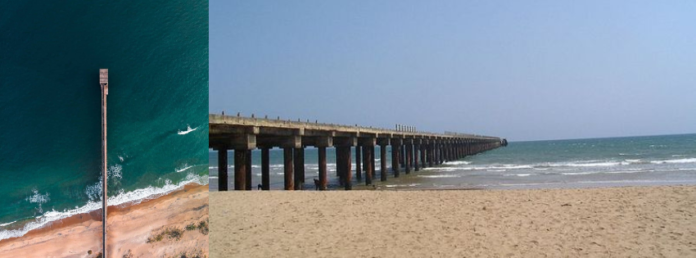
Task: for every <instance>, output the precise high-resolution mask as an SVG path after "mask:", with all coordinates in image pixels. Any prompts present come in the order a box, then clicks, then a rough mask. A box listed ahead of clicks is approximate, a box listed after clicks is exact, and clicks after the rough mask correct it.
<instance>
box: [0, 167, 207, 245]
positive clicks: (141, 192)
mask: <svg viewBox="0 0 696 258" xmlns="http://www.w3.org/2000/svg"><path fill="white" fill-rule="evenodd" d="M191 183H195V184H198V185H205V184H208V176H207V175H204V176H198V175H194V174H188V175H187V176H186V178H185V179H184V180H183V181H181V182H179V183H177V184H172V181H171V180H165V183H164V185H163V186H162V187H154V186H148V187H145V188H141V189H136V190H133V191H130V192H124V191H123V190H121V191H120V192H119V193H118V194H117V195H116V196H112V197H109V199H108V200H107V203H108V204H109V206H119V205H123V204H137V203H140V202H142V201H144V200H149V199H154V198H157V197H160V196H163V195H166V194H168V193H170V192H173V191H175V190H178V189H181V188H183V187H184V186H185V185H187V184H191ZM101 189H102V188H101V180H100V182H99V183H97V184H95V185H92V186H88V187H87V190H86V193H87V195H88V196H89V198H90V201H89V202H87V204H85V205H83V206H81V207H76V208H75V209H70V210H64V211H55V210H51V211H47V212H46V213H44V214H42V215H41V216H39V217H37V218H36V219H34V220H33V221H30V222H28V223H26V224H25V225H24V226H23V227H22V228H21V229H14V230H4V231H0V240H4V239H8V238H13V237H21V236H23V235H24V234H26V233H27V232H29V231H31V230H34V229H38V228H41V227H43V226H46V225H48V224H50V223H52V222H55V221H59V220H62V219H65V218H68V217H71V216H73V215H76V214H84V213H89V212H92V211H95V210H99V209H101V205H102V204H101V201H98V200H100V199H101ZM33 192H34V194H33V195H32V196H30V197H29V198H27V201H29V202H31V203H39V204H42V203H46V202H48V201H49V200H50V199H49V198H48V193H47V194H45V195H41V194H40V193H39V191H38V190H33ZM94 197H97V198H94ZM11 223H14V222H10V223H6V224H2V225H0V226H6V225H9V224H11Z"/></svg>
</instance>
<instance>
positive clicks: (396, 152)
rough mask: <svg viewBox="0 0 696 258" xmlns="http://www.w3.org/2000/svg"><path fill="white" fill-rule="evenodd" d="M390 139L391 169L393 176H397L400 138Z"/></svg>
mask: <svg viewBox="0 0 696 258" xmlns="http://www.w3.org/2000/svg"><path fill="white" fill-rule="evenodd" d="M390 141H391V147H392V149H391V151H392V171H393V172H394V177H399V163H400V162H399V158H400V156H401V143H402V139H400V138H393V139H390Z"/></svg>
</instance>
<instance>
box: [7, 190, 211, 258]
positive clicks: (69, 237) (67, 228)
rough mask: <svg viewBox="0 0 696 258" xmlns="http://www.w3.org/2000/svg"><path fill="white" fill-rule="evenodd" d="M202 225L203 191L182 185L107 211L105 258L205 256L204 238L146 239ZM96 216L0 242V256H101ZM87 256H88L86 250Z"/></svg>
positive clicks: (196, 232)
mask: <svg viewBox="0 0 696 258" xmlns="http://www.w3.org/2000/svg"><path fill="white" fill-rule="evenodd" d="M207 220H208V186H207V185H203V186H200V185H187V186H186V187H184V189H182V190H178V191H174V192H172V193H170V194H168V195H164V196H161V197H159V198H155V199H151V200H147V201H143V202H141V203H139V204H133V205H122V206H120V207H109V221H108V224H107V231H108V235H107V238H108V242H109V245H108V246H107V247H108V248H107V252H108V253H109V257H123V256H124V255H125V254H127V253H128V252H130V253H131V254H132V257H174V256H176V255H177V254H181V253H188V254H191V253H194V252H195V253H201V254H203V255H206V256H207V255H208V236H207V234H203V233H201V232H200V231H199V230H191V231H187V230H184V234H183V236H182V237H181V239H179V240H176V239H169V238H167V237H164V238H163V239H162V240H161V241H158V242H155V243H147V239H148V238H149V237H151V236H153V235H156V234H158V233H159V232H162V231H163V230H164V229H165V228H171V227H176V228H179V229H184V227H186V225H189V224H191V223H195V224H196V225H198V223H199V222H200V221H206V222H207ZM101 232H102V225H101V212H100V211H95V212H92V213H90V214H78V215H75V216H72V217H70V218H67V219H64V220H61V221H57V222H54V223H52V224H51V225H49V226H46V227H43V228H40V229H37V230H33V231H31V232H29V233H27V234H26V235H24V236H22V237H20V238H12V239H6V240H3V241H0V257H12V258H17V257H95V256H96V255H97V253H99V252H101ZM90 250H91V251H92V254H91V255H90V254H88V251H90Z"/></svg>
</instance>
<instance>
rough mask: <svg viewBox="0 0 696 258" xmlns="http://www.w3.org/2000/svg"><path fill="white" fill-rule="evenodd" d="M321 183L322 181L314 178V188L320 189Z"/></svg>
mask: <svg viewBox="0 0 696 258" xmlns="http://www.w3.org/2000/svg"><path fill="white" fill-rule="evenodd" d="M320 185H321V182H320V181H319V179H316V178H315V179H314V190H319V186H320Z"/></svg>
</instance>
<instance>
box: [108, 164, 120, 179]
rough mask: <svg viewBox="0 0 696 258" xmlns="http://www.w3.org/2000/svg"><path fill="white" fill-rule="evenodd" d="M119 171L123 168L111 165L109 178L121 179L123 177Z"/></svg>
mask: <svg viewBox="0 0 696 258" xmlns="http://www.w3.org/2000/svg"><path fill="white" fill-rule="evenodd" d="M121 170H123V167H122V166H121V165H120V164H116V165H112V166H110V167H109V170H108V171H109V173H108V175H109V177H110V178H118V179H121V178H122V177H123V175H122V173H121Z"/></svg>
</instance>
